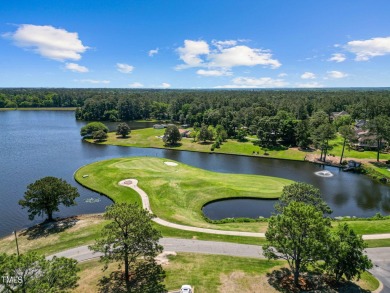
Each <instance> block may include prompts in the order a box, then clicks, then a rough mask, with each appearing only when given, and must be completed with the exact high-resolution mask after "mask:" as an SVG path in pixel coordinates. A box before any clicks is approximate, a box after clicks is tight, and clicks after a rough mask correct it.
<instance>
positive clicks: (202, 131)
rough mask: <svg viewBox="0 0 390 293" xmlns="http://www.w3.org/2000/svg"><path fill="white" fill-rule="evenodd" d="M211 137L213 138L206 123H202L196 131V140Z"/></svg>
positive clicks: (206, 139)
mask: <svg viewBox="0 0 390 293" xmlns="http://www.w3.org/2000/svg"><path fill="white" fill-rule="evenodd" d="M212 139H213V133H212V132H211V131H210V130H209V128H208V127H207V125H206V124H202V127H201V128H200V130H199V132H198V140H199V141H203V142H206V141H208V140H212Z"/></svg>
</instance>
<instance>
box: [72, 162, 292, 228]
mask: <svg viewBox="0 0 390 293" xmlns="http://www.w3.org/2000/svg"><path fill="white" fill-rule="evenodd" d="M167 161H170V162H173V161H171V160H167V159H161V158H150V157H133V158H121V159H112V160H107V161H101V162H96V163H92V164H90V165H87V166H84V167H82V168H80V169H79V170H77V172H76V173H75V178H76V180H77V181H78V182H79V183H81V184H82V185H84V186H86V187H88V188H90V189H93V190H95V191H97V192H99V193H102V194H105V195H107V196H109V197H110V198H112V199H113V200H114V201H115V202H124V201H125V202H137V203H138V204H140V198H139V195H138V194H137V193H136V192H135V191H133V190H132V189H130V188H128V187H124V186H119V185H118V182H119V181H121V180H123V179H128V178H135V179H137V180H138V181H139V182H138V185H139V187H140V188H142V189H143V190H144V191H145V192H146V193H147V194H148V195H149V199H150V203H151V208H152V210H153V213H154V214H155V215H156V216H158V217H160V218H162V219H165V220H167V221H170V222H175V223H180V224H185V225H190V226H197V227H206V228H213V229H222V230H236V231H252V232H264V231H265V230H266V223H242V224H241V223H231V224H224V225H215V224H210V223H207V222H206V221H205V220H204V219H203V216H202V211H201V208H202V206H203V205H204V204H205V203H207V202H209V201H212V200H216V199H221V198H234V197H254V198H278V197H279V196H280V194H281V192H282V189H283V187H284V186H285V185H288V184H291V183H292V182H293V181H291V180H287V179H283V178H276V177H269V176H259V175H242V174H227V173H216V172H211V171H207V170H203V169H199V168H195V167H191V166H188V165H185V164H182V163H180V162H176V163H177V164H178V165H177V166H168V165H166V164H164V162H167ZM83 175H88V177H83Z"/></svg>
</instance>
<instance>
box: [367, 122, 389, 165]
mask: <svg viewBox="0 0 390 293" xmlns="http://www.w3.org/2000/svg"><path fill="white" fill-rule="evenodd" d="M367 128H368V130H369V131H370V134H371V135H374V136H375V140H376V143H377V156H376V160H377V161H378V162H379V154H380V150H381V148H382V143H383V141H384V140H386V141H390V117H389V116H385V115H379V116H376V117H375V118H373V119H371V120H370V121H368V123H367Z"/></svg>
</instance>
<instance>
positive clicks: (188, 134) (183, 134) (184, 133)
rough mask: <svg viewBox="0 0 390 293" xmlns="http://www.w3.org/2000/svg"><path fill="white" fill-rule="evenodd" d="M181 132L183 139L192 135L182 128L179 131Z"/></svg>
mask: <svg viewBox="0 0 390 293" xmlns="http://www.w3.org/2000/svg"><path fill="white" fill-rule="evenodd" d="M179 132H180V135H181V136H182V137H189V136H190V133H191V131H189V130H187V129H182V128H180V129H179Z"/></svg>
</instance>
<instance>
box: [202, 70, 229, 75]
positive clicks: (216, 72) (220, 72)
mask: <svg viewBox="0 0 390 293" xmlns="http://www.w3.org/2000/svg"><path fill="white" fill-rule="evenodd" d="M196 74H199V75H202V76H229V75H232V72H231V71H227V70H223V69H222V70H204V69H199V70H198V71H197V72H196Z"/></svg>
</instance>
